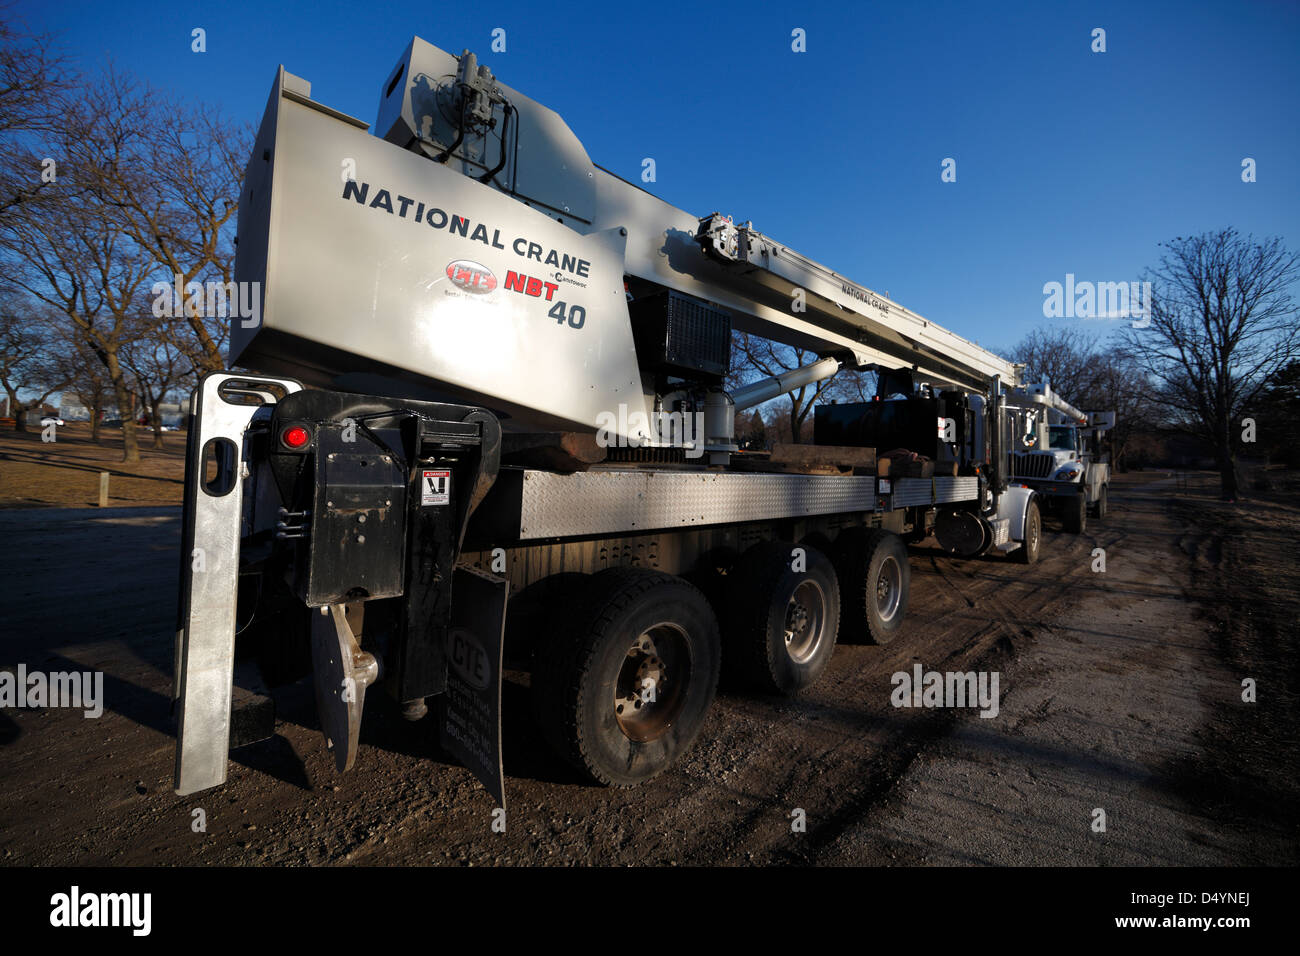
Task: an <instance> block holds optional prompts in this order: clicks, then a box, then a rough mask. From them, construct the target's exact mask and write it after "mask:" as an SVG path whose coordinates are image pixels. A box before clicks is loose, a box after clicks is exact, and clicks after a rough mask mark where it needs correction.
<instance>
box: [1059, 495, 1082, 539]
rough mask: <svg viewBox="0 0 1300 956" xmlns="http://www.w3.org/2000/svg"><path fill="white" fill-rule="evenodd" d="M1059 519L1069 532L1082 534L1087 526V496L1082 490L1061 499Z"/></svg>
mask: <svg viewBox="0 0 1300 956" xmlns="http://www.w3.org/2000/svg"><path fill="white" fill-rule="evenodd" d="M1061 521H1062V523H1063V524H1064V525H1065V530H1066V531H1068V532H1070V534H1082V533H1083V530H1084V529H1085V528H1087V527H1088V498H1087V496H1086V495H1085V494H1084V493H1083V492H1082V491H1080V492H1079V493H1078V494H1077V495H1074V496H1073V497H1070V498H1065V499H1063V500H1062V502H1061Z"/></svg>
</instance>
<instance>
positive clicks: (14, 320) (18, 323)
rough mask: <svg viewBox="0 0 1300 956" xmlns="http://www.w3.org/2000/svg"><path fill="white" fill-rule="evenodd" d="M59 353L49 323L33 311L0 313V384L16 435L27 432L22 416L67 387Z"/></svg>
mask: <svg viewBox="0 0 1300 956" xmlns="http://www.w3.org/2000/svg"><path fill="white" fill-rule="evenodd" d="M59 351H60V350H59V347H58V342H57V340H56V339H55V336H54V335H53V329H52V328H51V325H50V322H49V321H48V319H46V318H44V317H42V316H40V315H39V314H38V313H37V312H36V311H35V310H32V309H29V308H21V309H17V310H12V311H11V310H9V309H5V310H4V311H0V385H3V387H4V391H5V395H6V396H7V397H8V399H9V414H10V415H11V416H12V417H13V419H14V421H15V425H14V427H15V428H16V429H17V430H18V431H20V432H22V431H26V430H27V426H26V423H25V422H24V417H25V415H26V413H27V412H28V411H30V410H31V409H33V408H36V409H39V408H42V407H44V405H45V403H46V402H47V401H49V398H50V396H51V395H53V394H54V393H55V392H58V391H59V390H61V389H62V388H63V386H64V385H65V384H67V380H66V377H65V374H64V371H63V369H62V368H61V366H60V363H59ZM23 393H27V395H28V397H27V398H25V399H24V398H23V397H22V395H23Z"/></svg>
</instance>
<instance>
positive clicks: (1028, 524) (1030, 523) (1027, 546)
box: [1012, 501, 1043, 564]
mask: <svg viewBox="0 0 1300 956" xmlns="http://www.w3.org/2000/svg"><path fill="white" fill-rule="evenodd" d="M1042 545H1043V516H1042V515H1041V514H1039V513H1038V502H1037V501H1030V502H1029V505H1028V507H1026V508H1025V540H1024V541H1023V542H1022V543H1021V545H1020V547H1018V548H1016V550H1015V551H1013V552H1012V554H1014V555H1015V557H1016V560H1017V561H1019V562H1020V563H1021V564H1036V563H1037V562H1038V551H1039V549H1040V548H1041V547H1042Z"/></svg>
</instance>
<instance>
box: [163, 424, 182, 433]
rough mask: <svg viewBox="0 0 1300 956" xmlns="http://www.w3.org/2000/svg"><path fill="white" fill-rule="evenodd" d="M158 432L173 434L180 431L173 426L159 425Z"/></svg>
mask: <svg viewBox="0 0 1300 956" xmlns="http://www.w3.org/2000/svg"><path fill="white" fill-rule="evenodd" d="M158 430H159V431H160V432H174V431H179V430H180V429H178V428H177V427H176V426H175V425H159V426H158Z"/></svg>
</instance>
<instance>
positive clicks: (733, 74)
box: [17, 0, 1300, 348]
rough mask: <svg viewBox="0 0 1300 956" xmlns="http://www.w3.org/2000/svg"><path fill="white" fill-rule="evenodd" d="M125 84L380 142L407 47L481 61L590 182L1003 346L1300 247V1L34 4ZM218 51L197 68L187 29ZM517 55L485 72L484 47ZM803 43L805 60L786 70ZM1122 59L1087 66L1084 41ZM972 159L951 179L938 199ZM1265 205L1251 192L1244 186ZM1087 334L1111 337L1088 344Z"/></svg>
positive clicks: (87, 65) (44, 25) (46, 23)
mask: <svg viewBox="0 0 1300 956" xmlns="http://www.w3.org/2000/svg"><path fill="white" fill-rule="evenodd" d="M17 10H18V11H19V12H20V14H21V15H22V16H23V17H24V18H25V19H26V20H27V22H28V24H29V25H31V26H33V27H35V28H38V29H44V30H51V31H55V32H58V33H60V34H61V36H62V40H63V43H64V45H65V47H66V49H67V50H68V52H69V53H70V54H71V55H72V57H73V58H74V60H75V61H77V63H78V65H79V66H81V67H82V68H84V69H88V70H93V69H95V68H97V67H99V66H101V65H103V64H104V63H106V62H108V61H110V60H111V61H112V62H113V63H114V64H115V65H116V66H118V67H121V68H125V69H128V70H130V71H132V72H134V73H136V74H138V75H139V76H141V77H144V78H146V79H148V80H149V81H150V82H152V83H154V84H155V85H157V86H159V87H163V88H166V89H169V90H172V91H174V92H176V93H178V94H180V95H182V96H185V97H188V98H191V99H194V100H196V101H203V102H206V103H209V104H213V105H216V106H218V107H220V108H221V110H222V111H224V112H225V113H226V114H227V115H228V116H230V117H232V118H235V119H238V120H240V121H247V122H249V123H253V124H255V123H256V122H257V121H258V120H259V119H260V117H261V112H262V108H263V106H264V104H265V101H266V96H267V93H268V91H269V89H270V84H271V80H272V77H273V75H274V71H275V68H276V66H277V64H279V63H284V65H285V66H286V67H287V68H288V69H289V70H290V71H291V72H294V73H297V74H298V75H300V76H303V77H306V78H307V79H309V80H310V81H311V82H312V84H313V89H312V92H313V96H314V98H315V99H317V100H319V101H321V102H324V103H326V104H328V105H330V106H333V107H335V108H336V109H341V110H343V111H344V112H347V113H351V114H353V115H355V116H359V117H362V118H364V119H368V120H371V121H373V120H374V116H375V109H376V107H377V104H378V100H379V93H380V86H381V85H382V83H383V82H384V81H385V80H386V79H387V78H388V74H389V72H390V71H391V69H392V67H393V66H394V65H395V64H396V62H397V58H398V56H399V55H400V54H401V52H402V50H403V49H404V47H405V45H406V43H407V42H409V40H410V37H411V36H412V35H419V36H421V37H423V38H424V39H426V40H428V41H429V42H431V43H433V44H435V45H436V46H440V47H442V48H444V49H447V50H450V51H452V52H459V51H460V50H461V49H462V48H466V47H468V48H470V49H472V50H474V51H475V52H477V53H478V54H479V56H480V60H481V61H483V62H486V63H487V64H489V65H490V66H491V68H492V69H493V71H494V72H495V73H496V74H497V76H498V77H500V78H501V80H502V81H503V82H505V83H508V84H510V85H511V86H514V87H516V88H517V89H519V90H520V91H522V92H524V93H526V94H528V95H529V96H532V97H533V98H534V99H537V100H539V101H541V102H542V103H545V104H546V105H548V106H550V107H551V108H553V109H555V110H556V111H557V112H559V113H560V114H561V115H562V116H564V118H565V119H566V120H567V121H568V123H569V125H570V126H571V127H572V128H573V130H574V131H575V133H577V135H578V137H579V138H580V139H581V140H582V141H583V143H584V144H585V145H586V147H587V151H588V153H589V154H590V155H591V157H592V159H593V161H595V162H597V163H599V164H600V165H602V166H605V167H607V168H609V169H611V170H613V171H615V172H617V173H619V174H621V175H623V176H625V177H626V178H628V179H633V180H635V179H637V178H638V177H639V175H640V170H641V160H642V158H643V157H646V156H651V157H654V158H655V161H656V165H657V172H658V181H657V182H656V183H654V184H652V185H651V186H650V188H651V190H652V191H654V192H656V193H657V194H658V195H660V196H662V197H663V198H664V199H666V200H668V201H670V202H672V203H675V204H676V205H678V206H681V207H682V208H684V209H687V210H689V211H691V212H693V213H695V214H697V215H706V214H708V213H710V212H713V211H714V210H717V211H721V212H724V213H729V214H732V215H734V216H735V217H736V218H737V219H751V220H753V222H754V225H755V226H756V227H757V228H758V229H760V230H761V231H763V232H765V233H767V234H768V235H771V236H773V237H774V238H776V239H778V240H779V241H781V242H783V243H785V244H787V245H789V246H791V247H792V248H794V249H797V250H799V251H800V252H802V253H803V254H805V255H807V256H809V257H811V258H813V259H816V260H818V261H820V262H823V263H825V264H826V265H828V266H830V267H832V268H834V269H836V270H838V271H840V272H842V273H844V274H845V275H847V276H849V277H850V278H852V279H854V280H856V281H858V282H860V283H862V284H864V285H867V286H870V287H872V288H874V289H876V290H878V291H881V292H884V291H888V292H889V294H890V295H891V297H892V298H894V299H895V300H896V301H898V302H900V303H902V304H903V305H906V306H907V307H909V308H911V309H913V310H915V311H917V312H919V313H921V314H922V315H924V316H925V317H927V318H929V319H932V320H934V321H936V322H938V323H940V324H941V325H944V326H947V327H948V328H951V329H953V330H954V331H957V332H959V333H961V334H963V335H965V336H967V337H969V338H972V339H975V340H977V341H979V342H980V343H981V344H983V345H986V346H989V347H994V348H997V347H1002V346H1009V345H1011V344H1013V343H1014V342H1016V341H1017V340H1018V339H1019V338H1020V337H1021V336H1023V335H1024V334H1025V333H1026V332H1027V331H1029V330H1030V329H1031V328H1033V327H1034V326H1035V325H1041V324H1046V323H1049V322H1066V321H1080V320H1071V319H1054V320H1050V319H1045V318H1044V317H1043V312H1042V309H1043V299H1044V296H1043V292H1042V288H1043V284H1044V283H1045V282H1049V281H1063V280H1064V278H1065V274H1066V273H1074V274H1075V276H1076V278H1077V279H1080V280H1092V281H1122V280H1128V279H1133V278H1136V274H1137V273H1138V272H1139V271H1140V270H1141V269H1142V268H1143V267H1144V266H1147V265H1151V264H1154V263H1155V261H1156V260H1157V258H1158V249H1157V244H1158V243H1159V242H1160V241H1162V240H1165V239H1170V238H1172V237H1174V236H1178V235H1187V234H1190V233H1196V232H1201V231H1205V230H1210V229H1217V228H1219V227H1222V226H1234V227H1236V228H1237V229H1238V230H1240V231H1241V232H1243V233H1252V232H1253V233H1254V234H1256V235H1257V236H1263V235H1274V234H1276V235H1281V236H1283V238H1284V239H1285V240H1286V242H1287V244H1288V245H1289V246H1291V247H1292V248H1296V247H1298V246H1300V228H1298V227H1300V164H1298V163H1297V156H1300V125H1298V124H1297V114H1298V112H1300V111H1298V110H1297V104H1298V103H1300V96H1298V94H1300V55H1297V54H1300V4H1296V3H1283V2H1254V3H1250V2H1248V3H1194V2H1169V3H1159V2H1146V3H1144V2H1121V3H1092V4H1089V3H1069V4H1067V3H1055V2H1042V3H1024V4H1021V3H960V2H957V3H925V4H920V3H918V4H911V3H901V4H900V3H889V4H877V3H873V4H860V5H851V6H850V5H843V6H838V5H822V4H816V3H799V4H776V5H770V6H765V5H762V4H754V3H743V4H734V5H732V4H723V3H702V2H696V3H690V4H680V5H674V4H670V3H662V2H654V3H648V4H636V5H612V4H594V5H591V6H587V7H583V6H579V5H565V4H550V3H546V4H542V3H536V2H532V3H507V2H490V3H475V4H434V3H429V2H422V3H406V2H402V0H387V2H384V3H374V2H371V3H367V4H349V3H327V2H316V3H300V4H289V3H276V2H273V0H264V2H260V3H247V2H242V0H241V2H233V3H217V2H206V3H184V2H179V3H178V2H172V3H131V2H116V3H110V4H101V3H64V4H50V3H44V2H42V3H36V2H31V0H20V2H19V3H18V4H17ZM194 27H202V28H203V29H205V30H206V32H207V52H206V53H203V54H196V53H192V52H191V50H190V43H191V39H190V31H191V29H193V28H194ZM497 27H501V28H504V29H505V30H506V41H507V50H506V52H505V53H504V54H492V53H491V52H490V43H491V31H492V30H493V29H494V28H497ZM796 27H798V28H802V29H803V30H804V31H806V36H807V52H806V53H794V52H792V50H791V31H792V30H793V29H794V28H796ZM1097 27H1101V28H1103V29H1104V30H1105V31H1106V48H1107V49H1106V52H1105V53H1093V52H1092V51H1091V44H1092V36H1091V33H1092V30H1093V29H1094V28H1097ZM947 157H952V158H953V159H955V160H956V164H957V165H956V170H957V181H956V182H955V183H943V182H941V181H940V172H941V162H942V161H943V160H944V159H945V158H947ZM1244 157H1252V158H1253V159H1255V161H1256V163H1257V177H1258V179H1257V182H1254V183H1250V184H1247V183H1243V182H1242V181H1241V162H1242V159H1243V158H1244ZM1090 324H1091V325H1092V326H1094V327H1095V328H1097V329H1098V330H1105V329H1106V328H1108V325H1107V324H1106V323H1102V322H1098V321H1095V320H1094V321H1092V322H1091V323H1090Z"/></svg>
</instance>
